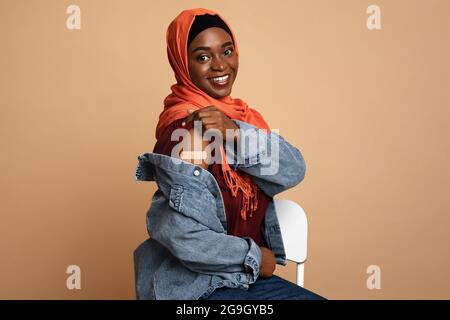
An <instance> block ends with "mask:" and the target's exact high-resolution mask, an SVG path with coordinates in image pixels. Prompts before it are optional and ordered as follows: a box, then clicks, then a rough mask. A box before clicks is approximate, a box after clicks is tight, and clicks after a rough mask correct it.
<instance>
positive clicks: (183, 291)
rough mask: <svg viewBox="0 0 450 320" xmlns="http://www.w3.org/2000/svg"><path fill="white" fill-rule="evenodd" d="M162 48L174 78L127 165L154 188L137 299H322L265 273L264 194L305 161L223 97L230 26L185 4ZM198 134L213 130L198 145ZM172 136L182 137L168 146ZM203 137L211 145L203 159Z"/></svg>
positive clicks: (270, 224) (270, 252) (235, 61)
mask: <svg viewBox="0 0 450 320" xmlns="http://www.w3.org/2000/svg"><path fill="white" fill-rule="evenodd" d="M167 53H168V58H169V63H170V65H171V66H172V69H173V70H174V73H175V78H176V80H177V83H176V84H175V85H173V86H172V87H171V89H172V93H171V94H170V95H169V96H167V97H166V99H165V100H164V110H163V112H162V113H161V114H160V117H159V123H158V125H157V128H156V138H157V143H156V145H155V148H154V150H153V152H152V153H145V154H142V155H141V156H139V158H138V159H139V164H138V168H137V171H136V178H137V180H142V181H156V182H157V184H158V190H157V191H156V193H155V194H154V196H153V198H152V203H151V206H150V209H149V211H148V213H147V229H148V232H149V235H150V237H151V238H149V239H148V240H147V241H145V242H144V243H143V244H141V245H140V246H139V247H138V248H137V249H136V251H135V253H134V259H135V273H136V294H137V298H138V299H239V300H246V299H322V297H320V296H319V295H317V294H314V293H312V292H310V291H308V290H306V289H304V288H302V287H300V286H297V285H295V284H293V283H291V282H288V281H286V280H283V279H281V278H279V277H277V276H275V275H273V272H274V270H275V264H276V263H278V264H282V265H285V264H286V257H285V252H284V247H283V241H282V238H281V233H280V228H279V224H278V220H277V218H276V212H275V207H274V204H273V196H274V195H275V194H277V193H280V192H282V191H284V190H286V189H288V188H291V187H293V186H295V185H297V184H298V183H299V182H300V181H302V180H303V177H304V174H305V163H304V160H303V157H302V155H301V153H300V151H299V150H298V149H297V148H295V147H294V146H292V145H290V144H289V143H288V142H287V141H285V140H284V139H283V138H282V137H281V136H279V135H277V134H275V133H272V132H270V129H269V126H268V125H267V123H266V122H265V120H264V119H263V117H262V116H261V114H259V113H258V112H257V111H256V110H255V109H252V108H250V107H249V106H248V105H247V104H246V103H245V102H244V101H243V100H240V99H233V98H231V96H230V94H231V90H232V86H233V83H234V81H235V79H236V76H237V72H238V67H239V52H238V47H237V43H236V39H235V37H234V34H233V32H232V31H231V29H230V27H229V26H228V24H227V23H226V22H225V21H224V20H223V19H222V17H221V16H220V15H219V14H217V13H216V12H213V11H211V10H206V9H192V10H185V11H183V12H181V13H180V14H179V15H178V16H177V17H176V18H175V19H174V20H173V21H172V23H171V24H170V25H169V28H168V30H167ZM196 123H197V124H200V130H198V129H199V128H198V127H195V124H196ZM203 130H210V131H211V130H212V131H213V132H216V133H217V134H218V135H217V137H215V138H214V139H211V140H214V141H208V139H202V138H203V137H202V132H203ZM227 130H228V131H229V132H230V130H231V132H232V133H235V135H232V136H230V135H227ZM176 132H178V133H179V132H181V135H180V134H174V133H176ZM229 132H228V133H229ZM180 137H181V138H182V140H185V141H184V142H186V141H187V142H189V143H187V144H186V143H184V144H183V146H184V147H183V149H182V150H181V149H180V150H178V149H177V150H178V151H182V152H174V150H175V148H177V146H179V143H180V139H179V138H180ZM244 137H245V138H244ZM260 137H263V139H262V140H258V139H259V138H260ZM195 139H200V140H197V141H201V142H200V143H195V141H196V140H195ZM249 139H250V140H249ZM252 139H253V140H252ZM215 140H220V141H215ZM247 141H250V144H251V145H253V146H255V145H257V147H255V148H251V147H246V142H247ZM258 141H264V143H263V144H261V143H258ZM210 142H214V143H215V146H220V147H218V148H215V149H214V151H213V152H211V154H209V156H206V157H205V154H206V152H204V151H206V150H208V144H209V143H210ZM230 143H231V144H232V147H231V148H228V146H229V145H230ZM209 150H210V151H211V149H209ZM199 155H200V156H199ZM279 155H281V156H279ZM213 156H214V157H217V159H219V161H215V162H211V159H212V158H213ZM214 159H215V158H214ZM177 160H178V161H177ZM275 162H276V166H275V168H276V169H275V170H271V171H270V172H269V173H268V172H267V170H266V172H264V168H266V169H267V163H269V164H270V163H275Z"/></svg>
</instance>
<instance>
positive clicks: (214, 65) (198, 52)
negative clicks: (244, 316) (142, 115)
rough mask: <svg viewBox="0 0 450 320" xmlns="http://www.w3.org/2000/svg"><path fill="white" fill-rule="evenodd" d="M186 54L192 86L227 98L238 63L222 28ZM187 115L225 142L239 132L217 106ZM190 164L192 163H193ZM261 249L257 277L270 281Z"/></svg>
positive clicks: (270, 258) (271, 261)
mask: <svg viewBox="0 0 450 320" xmlns="http://www.w3.org/2000/svg"><path fill="white" fill-rule="evenodd" d="M187 51H188V52H187V53H188V64H189V74H190V77H191V80H192V82H193V83H194V84H195V85H196V86H197V87H198V88H199V89H200V90H202V91H203V92H205V93H207V94H208V95H209V96H211V97H213V98H216V99H220V98H223V97H226V96H228V95H230V94H231V90H232V87H233V83H234V81H235V80H236V76H237V72H238V68H239V59H238V56H237V55H236V54H235V52H234V45H233V41H232V38H231V36H230V35H229V34H228V33H227V32H226V31H225V30H223V29H221V28H208V29H205V30H203V31H202V32H200V33H199V34H198V35H197V36H196V37H195V38H194V40H193V41H192V42H191V43H190V45H189V48H188V50H187ZM224 75H228V76H229V80H228V82H227V84H226V85H225V86H221V87H217V86H214V84H213V83H212V82H211V80H210V78H213V77H221V76H224ZM189 113H190V114H189V116H188V117H187V118H186V121H187V122H189V121H193V120H199V121H202V126H203V129H204V130H208V129H214V130H219V131H220V132H221V134H222V136H223V137H224V138H225V137H226V130H227V129H233V130H237V129H239V128H238V126H237V125H236V124H235V123H234V122H233V121H232V120H231V119H230V118H229V117H228V116H227V115H225V114H224V113H223V112H222V111H220V110H219V109H218V108H217V107H216V106H207V107H205V108H202V109H199V110H196V111H194V110H191V111H190V112H189ZM195 135H198V133H196V132H194V129H192V130H191V137H192V139H194V136H195ZM200 138H201V137H200ZM192 142H193V141H192ZM207 144H208V142H207V141H204V142H203V146H202V150H201V151H203V150H204V149H205V148H206V146H207ZM192 145H193V144H192ZM196 151H197V150H196ZM191 162H194V160H193V159H192V161H191ZM201 166H202V167H203V168H204V169H206V170H207V169H208V164H207V163H205V162H204V161H203V162H202V164H201ZM260 249H261V266H260V270H259V274H260V276H261V277H262V278H270V277H271V276H272V275H273V272H274V271H275V265H276V260H275V256H274V254H273V252H272V251H271V250H270V249H268V248H266V247H260Z"/></svg>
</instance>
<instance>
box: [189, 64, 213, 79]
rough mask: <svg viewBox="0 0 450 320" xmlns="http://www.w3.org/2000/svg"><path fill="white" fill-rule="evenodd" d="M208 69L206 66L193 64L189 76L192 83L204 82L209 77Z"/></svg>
mask: <svg viewBox="0 0 450 320" xmlns="http://www.w3.org/2000/svg"><path fill="white" fill-rule="evenodd" d="M207 70H208V67H207V66H206V64H202V65H200V64H195V65H194V64H192V65H190V66H189V74H190V76H191V79H192V81H202V80H204V79H205V78H206V76H207V73H206V72H207Z"/></svg>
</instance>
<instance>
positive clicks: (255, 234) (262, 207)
mask: <svg viewBox="0 0 450 320" xmlns="http://www.w3.org/2000/svg"><path fill="white" fill-rule="evenodd" d="M183 121H185V119H179V120H176V121H174V122H172V123H171V124H170V125H169V126H168V127H167V128H166V129H165V131H164V133H163V134H162V136H161V137H160V138H159V139H158V141H157V142H156V145H155V147H154V149H153V152H154V153H159V154H164V155H167V156H170V155H171V152H172V148H173V147H174V146H175V145H176V144H178V143H179V141H171V140H170V136H171V135H172V131H173V130H175V129H177V128H183V129H187V130H190V129H191V128H192V127H193V121H191V122H190V123H188V124H187V125H186V126H184V127H183V126H182V125H181V123H182V122H183ZM208 171H209V172H211V173H212V175H213V176H214V178H215V179H216V181H217V184H218V185H219V187H220V191H221V193H222V198H223V201H224V205H225V212H226V215H227V225H228V228H227V229H228V234H230V235H234V236H238V237H251V238H252V239H253V240H254V241H255V242H256V243H257V244H258V245H260V246H261V245H263V242H262V237H261V225H262V223H263V222H264V215H265V213H266V209H267V206H268V204H269V200H270V198H269V197H268V196H267V195H266V194H265V193H264V192H263V191H262V190H261V189H259V188H258V195H257V196H258V207H257V209H256V212H254V213H253V216H252V217H247V220H243V219H242V218H241V215H240V212H241V208H242V192H241V191H239V192H238V194H237V196H236V197H233V196H232V195H231V190H230V189H229V188H228V187H227V185H226V183H225V179H224V178H223V175H222V166H221V165H220V164H219V163H213V164H210V165H209V167H208Z"/></svg>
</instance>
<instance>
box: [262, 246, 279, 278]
mask: <svg viewBox="0 0 450 320" xmlns="http://www.w3.org/2000/svg"><path fill="white" fill-rule="evenodd" d="M259 249H261V266H260V267H259V275H260V276H261V277H262V278H270V277H271V276H272V275H273V272H274V271H275V265H276V263H277V261H276V260H275V256H274V254H273V252H272V250H270V249H268V248H266V247H259Z"/></svg>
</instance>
